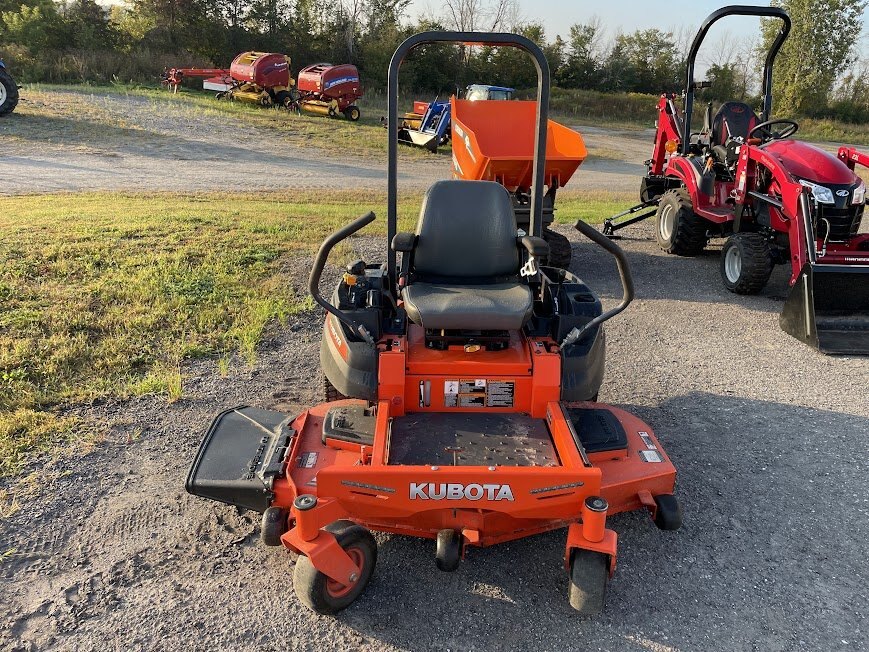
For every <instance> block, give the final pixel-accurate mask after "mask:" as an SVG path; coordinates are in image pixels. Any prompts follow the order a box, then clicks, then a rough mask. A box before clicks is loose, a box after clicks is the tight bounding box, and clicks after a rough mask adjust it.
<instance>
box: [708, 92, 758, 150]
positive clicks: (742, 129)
mask: <svg viewBox="0 0 869 652" xmlns="http://www.w3.org/2000/svg"><path fill="white" fill-rule="evenodd" d="M725 122H726V123H727V126H725V124H724V123H725ZM757 124H760V118H758V117H757V115H756V114H755V113H754V110H753V109H752V108H751V107H750V106H748V104H745V103H744V102H725V103H724V104H722V105H721V108H720V109H718V113H716V114H715V117H714V118H712V138H711V139H710V140H711V143H712V145H713V146H714V145H724V144H725V143H726V142H727V139H728V138H743V139H745V138H748V132H750V131H751V130H752V129H753V128H754V126H755V125H757ZM728 129H729V131H728Z"/></svg>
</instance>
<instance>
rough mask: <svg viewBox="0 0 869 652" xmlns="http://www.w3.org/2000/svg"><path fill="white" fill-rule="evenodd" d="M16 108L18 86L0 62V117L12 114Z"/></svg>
mask: <svg viewBox="0 0 869 652" xmlns="http://www.w3.org/2000/svg"><path fill="white" fill-rule="evenodd" d="M16 106H18V84H16V83H15V80H14V79H12V75H10V74H9V71H8V70H7V69H6V64H5V63H3V62H2V61H0V115H6V114H7V113H12V111H13V110H14V109H15V107H16Z"/></svg>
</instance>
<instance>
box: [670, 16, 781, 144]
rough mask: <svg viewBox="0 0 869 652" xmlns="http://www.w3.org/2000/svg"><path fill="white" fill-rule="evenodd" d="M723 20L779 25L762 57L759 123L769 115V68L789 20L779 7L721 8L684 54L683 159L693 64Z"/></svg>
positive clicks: (690, 110)
mask: <svg viewBox="0 0 869 652" xmlns="http://www.w3.org/2000/svg"><path fill="white" fill-rule="evenodd" d="M725 16H759V17H761V18H780V19H781V21H782V23H783V25H782V28H781V29H780V30H779V33H778V35H777V36H776V37H775V41H773V43H772V47H770V49H769V52H768V53H767V55H766V62H765V63H764V64H763V113H762V114H761V117H760V121H761V122H766V121H767V120H769V114H770V112H771V111H772V64H773V63H774V62H775V58H776V55H778V51H779V49H780V48H781V46H782V43H784V42H785V39H786V38H787V37H788V34H789V33H790V31H791V17H790V16H788V13H787V12H786V11H785V10H784V9H782V8H780V7H752V6H749V5H732V6H730V7H722V8H721V9H718V10H716V11H713V12H712V13H711V14H709V15H708V16H707V17H706V20H704V21H703V24H702V25H700V31H698V32H697V35H696V36H695V37H694V41H693V42H692V43H691V48H690V49H689V50H688V63H687V69H686V71H685V110H684V111H683V113H682V120H683V122H682V124H683V127H682V131H683V134H684V136H683V138H682V143H681V145H680V147H679V149H680V153H681V154H683V155H685V154H687V153H688V146H689V145H690V143H689V142H688V141H689V140H690V135H691V114H692V113H693V111H694V62H695V60H696V59H697V51H698V50H699V49H700V46H701V45H702V44H703V39H705V38H706V34H707V33H708V32H709V28H710V27H712V25H714V24H715V23H716V22H717V21H719V20H721V19H722V18H724V17H725Z"/></svg>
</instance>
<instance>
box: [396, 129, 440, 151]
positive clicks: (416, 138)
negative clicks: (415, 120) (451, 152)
mask: <svg viewBox="0 0 869 652" xmlns="http://www.w3.org/2000/svg"><path fill="white" fill-rule="evenodd" d="M439 139H440V136H439V135H438V134H429V133H426V132H424V131H416V130H415V129H407V128H404V129H399V130H398V142H400V143H405V144H406V145H416V146H417V147H425V148H426V149H427V150H429V151H430V152H436V151H438V140H439Z"/></svg>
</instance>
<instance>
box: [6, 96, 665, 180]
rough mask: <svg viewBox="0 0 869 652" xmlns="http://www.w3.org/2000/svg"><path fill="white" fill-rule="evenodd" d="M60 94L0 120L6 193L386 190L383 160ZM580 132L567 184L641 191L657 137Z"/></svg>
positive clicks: (408, 172) (445, 169)
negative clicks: (62, 110)
mask: <svg viewBox="0 0 869 652" xmlns="http://www.w3.org/2000/svg"><path fill="white" fill-rule="evenodd" d="M56 97H60V98H61V101H63V100H67V101H71V100H73V99H74V100H75V102H76V103H77V106H76V109H75V110H74V111H69V112H67V113H66V114H63V115H61V116H57V115H54V114H52V113H51V112H50V110H52V109H53V107H51V106H48V105H49V104H51V103H52V102H45V103H44V104H45V105H46V106H45V107H44V109H45V110H42V109H41V107H39V106H37V104H38V103H31V105H30V107H29V110H31V111H32V115H31V114H25V113H24V112H18V113H14V114H12V115H11V116H8V117H7V118H4V120H3V121H0V146H2V154H0V169H2V171H3V181H2V184H0V194H6V195H16V194H23V193H33V192H57V191H77V190H167V191H184V190H239V191H250V190H283V189H287V188H292V189H301V188H337V187H342V188H366V189H367V188H370V189H382V188H385V186H386V161H385V155H382V154H377V153H373V154H370V155H367V156H358V155H344V156H341V155H338V156H336V155H335V153H334V152H324V151H323V150H321V149H320V148H318V147H317V144H316V142H310V141H308V140H302V139H300V138H294V137H292V136H289V135H288V134H286V133H283V132H279V131H277V130H274V129H269V128H268V127H264V126H259V125H250V124H245V123H242V122H241V121H240V120H239V118H238V117H237V116H234V115H231V114H220V113H217V112H210V113H206V112H203V111H202V110H200V109H197V108H196V107H192V106H185V105H183V104H172V103H167V102H155V101H154V100H153V99H150V98H148V97H140V96H135V95H117V94H111V93H106V92H99V93H94V92H84V91H83V92H76V93H74V92H69V91H63V92H54V93H52V94H49V95H48V98H56ZM25 106H26V103H25ZM91 112H98V113H99V124H98V125H97V124H91V123H90V122H89V121H90V120H91V117H90V114H91ZM287 119H288V120H290V119H292V117H290V116H287ZM34 120H35V121H38V123H39V124H38V126H34V124H33V123H34ZM580 130H581V131H582V132H583V134H584V135H585V136H586V140H587V144H588V146H589V150H590V153H591V156H590V158H589V159H588V160H587V161H586V162H585V163H584V164H583V167H582V174H581V175H579V176H577V178H576V180H575V181H573V182H571V185H570V186H568V188H569V189H584V190H588V189H591V190H610V191H613V192H630V193H633V192H636V191H637V185H638V182H637V178H638V176H639V175H641V174H642V171H643V168H642V162H643V161H644V160H645V159H646V158H648V155H649V149H650V145H649V143H650V142H651V137H650V136H647V135H646V134H645V133H644V132H619V133H618V134H617V135H615V136H613V135H612V134H609V132H607V131H605V130H601V129H596V128H594V127H580ZM376 135H377V136H378V137H380V133H379V132H377V134H376ZM638 136H640V138H638ZM383 137H384V138H385V135H384V136H383ZM596 152H597V154H596ZM600 154H602V155H603V156H601V155H600ZM400 171H401V172H400V184H401V186H402V187H403V188H407V189H417V190H423V189H425V188H427V187H428V186H429V185H431V183H432V182H433V181H435V180H437V179H441V178H447V177H449V176H450V175H451V172H452V168H451V163H450V158H449V155H448V154H446V153H443V152H442V153H440V154H438V155H432V156H430V157H423V158H420V157H405V160H403V161H402V162H401V165H400Z"/></svg>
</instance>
